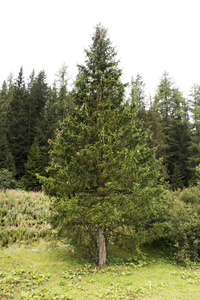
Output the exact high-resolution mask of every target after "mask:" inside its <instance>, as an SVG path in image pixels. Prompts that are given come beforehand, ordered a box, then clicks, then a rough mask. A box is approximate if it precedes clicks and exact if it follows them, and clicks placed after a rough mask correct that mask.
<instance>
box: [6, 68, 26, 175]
mask: <svg viewBox="0 0 200 300" xmlns="http://www.w3.org/2000/svg"><path fill="white" fill-rule="evenodd" d="M26 101H27V91H26V86H25V81H24V77H23V69H22V68H21V69H20V72H19V76H18V78H17V80H16V82H15V83H14V87H13V97H12V100H11V101H10V103H9V107H8V130H7V138H8V142H9V148H10V150H11V153H12V155H13V158H14V161H15V167H16V177H17V179H20V178H21V177H22V176H23V174H24V164H25V162H26V158H27V154H28V135H27V124H28V114H27V110H26Z"/></svg>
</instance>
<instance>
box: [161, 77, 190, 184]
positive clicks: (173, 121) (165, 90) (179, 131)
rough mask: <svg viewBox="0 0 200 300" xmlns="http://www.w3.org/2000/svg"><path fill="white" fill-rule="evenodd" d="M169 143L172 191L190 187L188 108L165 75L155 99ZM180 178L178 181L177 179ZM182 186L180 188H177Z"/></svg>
mask: <svg viewBox="0 0 200 300" xmlns="http://www.w3.org/2000/svg"><path fill="white" fill-rule="evenodd" d="M155 104H156V106H157V109H158V112H159V114H160V116H161V119H162V126H163V133H164V135H165V137H166V142H167V146H168V147H167V151H166V153H167V169H168V174H169V176H170V177H169V182H170V184H171V187H172V189H176V188H178V187H180V188H183V187H184V186H188V182H189V179H190V172H189V164H188V147H189V142H190V130H189V127H190V126H189V117H188V106H187V103H186V101H185V99H184V98H183V96H182V93H181V92H180V91H179V90H178V89H177V88H175V87H174V84H173V82H172V80H171V79H170V78H169V74H168V73H166V72H165V73H164V74H163V77H162V78H161V81H160V84H159V86H158V91H157V94H156V96H155ZM175 174H179V180H177V179H176V178H175V177H176V176H175ZM178 182H179V186H177V184H178Z"/></svg>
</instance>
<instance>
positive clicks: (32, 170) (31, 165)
mask: <svg viewBox="0 0 200 300" xmlns="http://www.w3.org/2000/svg"><path fill="white" fill-rule="evenodd" d="M40 173H41V155H40V148H39V146H38V142H37V139H36V138H35V139H34V142H33V144H32V146H31V148H30V152H29V154H28V159H27V162H26V164H25V174H24V176H23V183H24V187H25V189H27V190H32V191H39V190H40V189H41V185H40V183H39V180H38V179H37V177H36V174H40Z"/></svg>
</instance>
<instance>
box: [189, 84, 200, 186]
mask: <svg viewBox="0 0 200 300" xmlns="http://www.w3.org/2000/svg"><path fill="white" fill-rule="evenodd" d="M190 112H191V120H192V124H191V127H192V128H191V129H192V135H191V142H190V145H189V167H190V171H191V174H192V176H191V180H190V184H191V185H194V184H196V183H197V181H198V176H197V175H196V167H197V166H199V164H200V86H198V85H194V86H193V88H192V91H191V94H190Z"/></svg>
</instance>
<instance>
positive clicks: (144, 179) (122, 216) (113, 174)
mask: <svg viewBox="0 0 200 300" xmlns="http://www.w3.org/2000/svg"><path fill="white" fill-rule="evenodd" d="M85 52H86V62H85V65H79V74H78V76H77V80H76V87H75V89H74V94H73V97H74V103H75V107H74V108H72V109H71V113H70V115H68V116H67V117H66V119H65V120H64V122H63V123H62V124H61V127H60V129H59V130H58V131H57V135H56V138H55V140H53V141H52V142H51V144H52V150H51V166H50V167H49V168H48V169H47V171H48V172H49V174H50V177H49V178H44V177H43V178H42V180H43V182H44V188H45V190H46V191H47V192H48V193H50V194H52V195H55V196H56V200H55V201H54V204H52V222H53V223H54V225H55V226H59V227H60V228H61V231H63V232H67V237H68V238H70V239H71V243H72V244H75V245H78V247H79V248H80V247H81V245H83V246H84V248H83V249H84V250H85V251H86V249H87V247H88V249H89V252H90V254H93V255H94V256H95V255H96V256H97V257H98V259H99V264H100V265H103V264H105V263H106V253H107V245H108V242H109V240H110V239H115V238H116V239H119V238H120V237H121V238H122V236H123V235H124V230H125V231H126V233H125V235H126V234H128V233H131V232H132V234H133V232H136V231H137V228H138V227H139V226H142V225H141V224H142V223H144V220H145V221H146V220H147V217H148V215H149V213H150V207H151V205H152V201H154V200H155V199H157V197H158V195H159V194H160V193H161V190H162V187H161V186H160V185H159V184H158V180H157V178H158V176H159V167H160V166H159V162H158V161H157V160H156V159H155V156H154V149H151V148H148V146H147V139H148V133H147V132H144V131H143V129H142V127H141V126H139V127H137V125H138V124H139V122H136V121H135V119H136V113H135V112H133V111H132V110H131V109H130V106H129V105H128V104H126V103H124V85H123V84H122V83H121V81H120V77H121V74H122V72H121V70H120V69H119V68H118V61H117V60H116V52H115V49H114V48H113V47H112V45H111V42H110V39H109V37H108V36H107V30H106V29H104V28H103V27H102V26H101V25H98V26H97V27H96V29H95V33H94V35H93V37H92V44H91V46H90V48H89V50H86V51H85ZM97 249H98V250H97ZM97 253H98V254H97Z"/></svg>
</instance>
